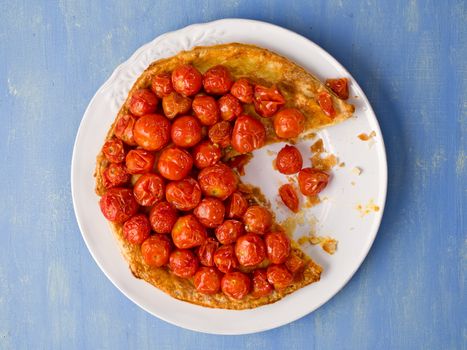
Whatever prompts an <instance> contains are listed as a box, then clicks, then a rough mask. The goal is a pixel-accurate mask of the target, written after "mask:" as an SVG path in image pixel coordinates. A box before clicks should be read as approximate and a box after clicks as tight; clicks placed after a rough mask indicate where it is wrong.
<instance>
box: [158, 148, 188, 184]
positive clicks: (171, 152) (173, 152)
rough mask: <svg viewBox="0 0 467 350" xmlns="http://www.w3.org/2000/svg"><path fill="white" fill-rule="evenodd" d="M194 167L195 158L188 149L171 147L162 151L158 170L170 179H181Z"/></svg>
mask: <svg viewBox="0 0 467 350" xmlns="http://www.w3.org/2000/svg"><path fill="white" fill-rule="evenodd" d="M192 167H193V158H192V157H191V155H190V153H188V152H187V151H186V150H184V149H182V148H178V147H169V148H166V149H164V150H163V151H162V153H161V154H160V156H159V160H158V161H157V170H158V171H159V173H160V174H161V175H162V176H163V177H165V178H166V179H169V180H181V179H183V178H184V177H186V176H187V175H188V173H189V172H190V170H191V168H192Z"/></svg>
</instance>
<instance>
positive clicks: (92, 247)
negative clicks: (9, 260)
mask: <svg viewBox="0 0 467 350" xmlns="http://www.w3.org/2000/svg"><path fill="white" fill-rule="evenodd" d="M229 42H241V43H251V44H256V45H259V46H262V47H265V48H268V49H271V50H272V51H275V52H277V53H279V54H282V55H284V56H286V57H288V58H289V59H291V60H293V61H295V62H297V63H298V64H299V65H301V66H303V67H305V68H306V69H307V70H309V71H310V72H312V73H314V74H315V75H316V76H317V77H318V78H320V79H321V80H324V79H326V78H327V77H348V78H350V80H351V96H357V97H356V98H352V99H351V100H350V102H351V103H354V104H355V106H356V113H355V115H356V118H351V119H350V120H348V121H346V122H344V123H342V124H340V125H337V126H335V127H332V128H328V129H326V130H323V131H321V132H320V133H319V136H320V137H322V138H323V140H324V142H325V145H326V147H327V149H328V150H330V151H331V152H332V153H334V154H336V155H337V156H338V157H339V160H340V161H341V162H345V167H342V168H335V170H334V171H333V179H332V181H331V182H330V185H329V186H328V188H326V190H325V191H324V192H323V194H322V196H323V197H327V198H328V199H327V200H326V201H324V202H323V203H321V204H320V205H319V206H317V207H314V208H313V209H312V210H310V212H309V213H307V217H308V218H309V217H312V216H313V215H314V216H315V217H316V218H317V220H318V223H317V225H316V229H317V233H318V234H319V235H329V236H332V237H334V238H336V239H337V240H338V241H339V245H338V251H337V252H336V254H334V255H333V256H330V255H327V254H326V253H324V252H323V251H322V250H321V248H320V247H319V246H314V247H311V246H308V247H306V248H305V250H306V251H307V252H308V253H309V254H310V255H311V256H312V257H313V259H315V260H316V261H317V262H318V263H320V264H321V265H322V266H323V267H324V273H323V274H322V279H321V281H320V282H318V283H314V284H312V285H310V286H307V287H305V288H302V289H300V290H299V291H297V292H295V293H293V294H292V295H289V296H287V297H285V298H284V299H282V300H280V301H278V302H276V303H274V304H271V305H266V306H263V307H259V308H256V309H252V310H245V311H231V310H220V309H210V308H205V307H200V306H196V305H192V304H189V303H186V302H182V301H179V300H176V299H174V298H172V297H170V296H168V295H166V294H164V293H163V292H161V291H159V290H158V289H156V288H154V287H153V286H151V285H150V284H148V283H146V282H144V281H142V280H139V279H136V278H134V277H133V275H132V274H131V273H130V270H129V268H128V265H127V263H126V262H125V261H124V259H123V257H122V255H121V254H120V251H119V247H118V245H117V242H116V240H115V239H114V237H113V235H112V232H111V230H110V228H109V226H108V224H107V222H106V220H105V219H104V217H103V216H102V214H101V212H100V210H99V207H98V199H99V198H98V197H97V195H96V194H95V193H94V178H93V172H94V167H95V159H96V158H95V157H96V155H97V153H98V152H99V149H100V147H102V144H103V140H104V138H105V135H106V133H107V130H108V129H109V127H110V125H111V123H112V122H113V120H114V118H115V115H116V114H117V112H118V110H119V108H120V106H121V105H122V103H123V101H124V100H125V97H126V96H127V94H128V91H129V90H130V88H131V86H132V85H133V83H134V82H135V80H136V79H137V77H138V76H139V75H140V74H141V73H142V72H143V71H144V69H146V68H147V67H148V65H149V64H150V63H151V62H152V61H154V60H157V59H159V58H163V57H168V56H172V55H174V54H176V53H178V52H179V51H181V50H188V49H190V48H192V47H194V46H198V45H212V44H219V43H229ZM371 131H375V132H376V136H375V137H374V138H373V140H372V141H370V142H363V141H361V140H359V139H358V138H357V135H358V134H360V133H362V132H366V133H370V132H371ZM310 142H311V141H308V142H304V143H301V144H299V148H301V150H302V152H303V154H309V153H306V152H309V149H308V146H309V143H310ZM280 147H281V145H280V144H276V145H273V146H271V147H270V149H272V150H278V149H279V148H280ZM270 153H271V152H266V150H265V149H262V150H259V151H258V152H257V154H256V157H255V159H254V160H253V161H252V162H251V163H250V164H249V165H248V167H247V175H246V177H245V180H246V181H247V182H252V183H253V184H257V185H261V188H262V189H263V191H264V193H265V194H266V195H267V196H268V198H269V199H270V200H271V202H272V203H273V207H275V210H276V212H277V215H278V217H279V219H280V218H283V217H284V215H287V211H286V210H285V209H284V207H283V206H282V205H280V204H278V202H277V200H276V198H277V194H276V193H277V192H276V191H277V188H278V185H279V184H280V183H283V182H284V181H285V178H284V177H282V175H280V174H279V173H278V172H277V171H272V159H273V156H271V155H270ZM305 164H307V166H309V163H308V160H307V157H305ZM354 167H359V168H361V169H362V170H363V172H362V174H361V175H359V176H358V175H356V174H355V173H354V172H352V171H351V170H352V169H353V168H354ZM352 183H353V184H352ZM71 187H72V195H73V204H74V208H75V213H76V218H77V220H78V224H79V227H80V229H81V232H82V235H83V238H84V240H85V242H86V244H87V246H88V249H89V251H90V252H91V254H92V256H93V257H94V259H95V260H96V262H97V264H98V265H99V267H100V268H101V269H102V271H104V273H105V274H106V276H107V277H108V278H109V279H110V280H111V281H112V282H113V283H114V284H115V286H116V287H117V288H118V289H120V290H121V291H122V293H124V294H125V295H126V296H127V297H128V298H130V299H131V300H132V301H133V302H135V303H136V304H137V305H139V306H140V307H142V308H143V309H144V310H146V311H148V312H149V313H151V314H153V315H155V316H157V317H159V318H161V319H163V320H165V321H167V322H170V323H172V324H175V325H178V326H180V327H184V328H188V329H191V330H196V331H200V332H206V333H216V334H245V333H253V332H259V331H264V330H267V329H271V328H275V327H278V326H282V325H284V324H287V323H289V322H292V321H294V320H296V319H298V318H300V317H303V316H305V315H306V314H308V313H310V312H312V311H313V310H316V309H317V308H318V307H319V306H321V305H323V304H324V303H325V302H327V301H328V300H329V299H330V298H332V297H333V296H334V295H335V294H336V293H337V292H338V291H339V290H340V289H341V288H342V287H343V286H344V285H345V284H346V283H347V281H349V279H350V278H351V277H352V275H353V274H354V273H355V271H356V270H357V269H358V267H359V266H360V264H361V263H362V261H363V260H364V259H365V256H366V255H367V253H368V251H369V249H370V247H371V245H372V243H373V240H374V239H375V236H376V233H377V231H378V227H379V224H380V221H381V217H382V213H383V208H384V203H385V198H386V188H387V164H386V154H385V150H384V143H383V139H382V135H381V131H380V128H379V125H378V122H377V120H376V117H375V114H374V112H373V110H372V108H371V106H370V104H369V102H368V100H367V98H366V97H365V94H364V93H363V91H362V90H361V89H360V87H359V86H358V84H357V83H356V82H355V80H354V79H353V78H352V77H351V76H350V74H349V72H347V70H345V68H344V67H342V66H341V65H340V64H339V63H338V62H337V61H336V60H335V59H334V58H333V57H331V56H330V55H329V54H328V53H326V52H325V51H324V50H323V49H321V48H320V47H319V46H317V45H316V44H314V43H313V42H311V41H310V40H308V39H306V38H304V37H302V36H300V35H298V34H296V33H293V32H291V31H288V30H286V29H283V28H281V27H278V26H275V25H271V24H268V23H264V22H258V21H251V20H244V19H224V20H220V21H215V22H210V23H205V24H196V25H191V26H189V27H186V28H183V29H181V30H177V31H175V32H171V33H167V34H164V35H162V36H160V37H158V38H156V39H155V40H153V41H152V42H150V43H148V44H146V45H144V46H143V47H141V48H140V49H138V50H137V51H136V52H135V53H134V54H133V56H131V57H130V59H129V60H128V61H126V62H125V63H123V64H121V65H120V66H119V67H117V69H116V70H115V71H114V72H113V74H112V75H111V77H110V78H109V79H108V80H107V81H106V82H105V83H104V85H102V86H101V88H100V89H99V90H98V91H97V93H96V95H95V96H94V97H93V99H92V100H91V102H90V104H89V106H88V108H87V110H86V112H85V113H84V116H83V120H82V121H81V125H80V127H79V130H78V134H77V136H76V141H75V146H74V150H73V159H72V166H71ZM371 200H372V201H373V202H374V203H376V204H377V205H378V206H379V207H380V208H381V209H380V210H379V211H378V212H372V213H370V214H368V215H365V216H363V217H362V216H361V214H360V212H359V211H358V210H357V209H356V206H357V205H358V204H361V205H363V206H365V205H366V204H368V203H369V202H370V201H371ZM307 230H309V227H306V226H305V227H301V228H300V227H299V228H298V230H297V237H298V235H299V234H300V233H303V232H304V231H305V232H306V231H307Z"/></svg>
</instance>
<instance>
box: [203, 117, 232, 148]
mask: <svg viewBox="0 0 467 350" xmlns="http://www.w3.org/2000/svg"><path fill="white" fill-rule="evenodd" d="M231 133H232V126H231V125H230V123H229V122H228V121H226V120H223V121H220V122H219V123H216V124H214V125H213V126H211V127H210V128H209V131H208V137H209V139H210V140H211V142H212V143H214V144H216V145H219V146H220V147H222V148H225V147H227V146H228V145H230V134H231Z"/></svg>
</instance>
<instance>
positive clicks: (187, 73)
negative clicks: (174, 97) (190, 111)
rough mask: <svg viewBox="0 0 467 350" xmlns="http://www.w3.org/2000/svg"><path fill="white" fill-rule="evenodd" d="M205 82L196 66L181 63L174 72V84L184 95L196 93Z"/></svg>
mask: <svg viewBox="0 0 467 350" xmlns="http://www.w3.org/2000/svg"><path fill="white" fill-rule="evenodd" d="M202 83H203V76H202V75H201V73H200V72H199V70H197V69H196V68H195V67H193V66H190V65H188V64H184V65H180V66H178V67H177V68H175V69H174V70H173V72H172V85H173V88H174V89H175V91H177V92H178V93H179V94H182V95H183V96H192V95H194V94H196V93H197V92H198V91H199V90H200V89H201V85H202Z"/></svg>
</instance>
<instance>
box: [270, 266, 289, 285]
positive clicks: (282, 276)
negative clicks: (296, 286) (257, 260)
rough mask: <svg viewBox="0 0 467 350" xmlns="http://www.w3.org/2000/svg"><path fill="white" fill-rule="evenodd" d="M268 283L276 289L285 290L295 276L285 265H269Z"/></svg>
mask: <svg viewBox="0 0 467 350" xmlns="http://www.w3.org/2000/svg"><path fill="white" fill-rule="evenodd" d="M267 276H268V282H269V283H271V284H272V285H273V286H274V288H275V289H284V288H286V287H287V286H289V285H290V284H291V283H292V281H293V276H292V274H291V273H290V272H289V270H287V269H286V268H285V266H284V265H269V266H268V269H267Z"/></svg>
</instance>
